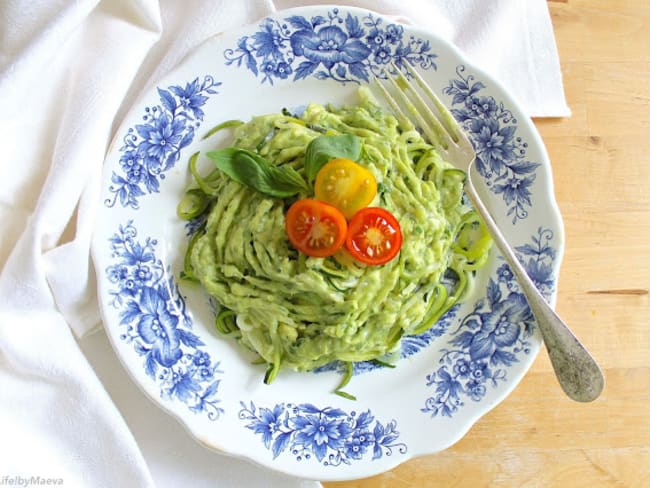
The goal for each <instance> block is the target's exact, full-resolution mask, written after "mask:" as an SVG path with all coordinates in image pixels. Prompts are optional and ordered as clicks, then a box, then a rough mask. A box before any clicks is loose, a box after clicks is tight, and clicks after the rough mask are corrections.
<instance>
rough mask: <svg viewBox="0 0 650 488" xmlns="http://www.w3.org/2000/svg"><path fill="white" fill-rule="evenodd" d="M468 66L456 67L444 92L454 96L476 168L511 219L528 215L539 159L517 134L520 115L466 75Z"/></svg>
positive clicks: (457, 114) (515, 221)
mask: <svg viewBox="0 0 650 488" xmlns="http://www.w3.org/2000/svg"><path fill="white" fill-rule="evenodd" d="M464 71H465V66H464V65H460V66H458V67H457V68H456V73H457V74H458V78H457V79H452V80H450V81H449V85H448V86H447V87H445V88H444V89H443V92H444V93H445V94H447V95H451V96H452V108H451V113H452V114H453V115H454V117H455V118H456V120H458V121H459V122H460V123H461V124H462V125H463V127H464V129H465V131H466V132H467V134H468V136H469V137H470V139H471V140H472V143H473V145H474V149H475V150H476V169H477V170H478V172H479V174H480V175H481V176H482V177H483V178H484V179H485V182H486V183H487V184H488V185H489V186H490V187H491V190H492V191H493V192H494V193H495V194H497V195H501V197H502V198H503V201H504V202H505V204H506V205H507V206H508V213H507V215H511V216H512V223H513V224H515V223H517V221H518V220H520V219H525V218H526V217H528V210H527V208H529V207H530V206H531V205H532V204H533V203H532V200H531V197H532V192H531V187H532V185H533V183H534V182H535V171H536V169H537V168H538V167H539V166H540V164H539V163H536V162H532V161H528V160H527V159H526V150H527V148H528V143H527V142H526V141H524V140H523V139H522V138H521V137H517V135H516V133H517V119H516V118H515V116H514V115H513V114H512V112H511V111H510V109H508V108H506V107H505V106H504V104H503V102H497V100H495V99H494V97H492V96H484V95H481V94H480V91H481V90H483V89H485V88H486V87H485V84H483V83H482V82H481V81H476V79H475V77H474V76H473V75H467V76H464V75H463V73H464Z"/></svg>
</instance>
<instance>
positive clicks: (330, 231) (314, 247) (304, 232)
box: [284, 198, 348, 258]
mask: <svg viewBox="0 0 650 488" xmlns="http://www.w3.org/2000/svg"><path fill="white" fill-rule="evenodd" d="M284 226H285V229H286V231H287V236H288V237H289V241H290V242H291V244H293V246H294V247H295V248H296V249H298V250H299V251H300V252H302V253H304V254H306V255H307V256H312V257H317V258H324V257H327V256H331V255H333V254H334V253H336V251H338V250H339V249H340V248H341V247H342V246H343V243H344V242H345V235H346V232H347V229H348V225H347V222H346V221H345V217H344V216H343V214H342V213H341V211H340V210H338V209H337V208H336V207H334V206H332V205H330V204H328V203H325V202H321V201H318V200H313V199H310V198H303V199H302V200H298V201H297V202H295V203H294V204H293V205H291V207H289V210H287V214H286V216H285V220H284Z"/></svg>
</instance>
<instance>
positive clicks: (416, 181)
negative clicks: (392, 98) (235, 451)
mask: <svg viewBox="0 0 650 488" xmlns="http://www.w3.org/2000/svg"><path fill="white" fill-rule="evenodd" d="M341 134H354V135H356V136H357V137H359V138H360V139H361V154H360V156H359V159H358V161H357V163H359V164H360V165H362V166H364V167H366V168H367V169H368V170H370V171H371V172H372V173H373V174H374V176H375V178H376V179H377V183H378V188H379V191H378V193H377V196H376V197H375V200H374V201H373V202H372V203H371V206H379V207H383V208H385V209H387V210H389V211H390V212H391V213H393V215H395V217H396V218H397V219H398V221H399V222H400V225H401V228H402V233H403V237H404V239H403V245H402V248H401V251H400V253H399V255H398V257H397V258H395V259H393V260H392V261H390V262H388V263H387V264H385V265H382V266H366V265H363V264H361V263H358V262H356V261H354V260H353V259H352V258H351V257H350V256H349V255H347V254H346V252H345V251H339V253H338V254H336V255H335V256H333V257H330V258H312V257H307V256H304V255H302V254H300V253H299V252H298V251H296V250H295V249H294V248H293V247H292V246H291V244H290V243H289V241H288V239H287V236H286V233H285V228H284V215H285V212H286V210H287V208H288V207H289V206H290V205H291V203H293V202H294V201H295V200H296V199H298V198H304V197H313V189H311V188H309V186H308V185H307V186H306V189H305V190H304V192H301V193H299V194H297V195H294V196H292V197H290V198H274V197H270V196H266V195H264V194H262V193H260V192H257V191H255V190H254V189H251V188H250V187H248V186H245V185H243V184H241V183H238V182H237V181H235V180H233V179H231V178H229V177H228V176H227V175H225V174H223V173H221V172H219V171H218V170H215V172H213V173H212V174H211V175H210V176H209V179H210V185H211V188H212V191H211V195H210V198H211V200H210V204H209V205H208V207H207V212H208V213H207V220H206V222H205V225H204V229H203V230H202V232H201V233H200V235H199V236H198V237H197V238H196V239H194V241H193V243H192V246H191V250H190V251H189V254H188V259H189V263H190V265H191V268H192V273H193V275H194V277H196V278H197V279H198V280H199V281H200V283H201V285H202V286H203V287H204V288H205V290H206V291H207V292H208V293H209V294H210V295H211V296H212V297H214V298H215V299H216V300H217V302H218V303H219V304H220V306H221V307H222V310H226V311H228V313H229V315H230V316H236V320H233V321H232V331H231V333H232V335H233V336H234V337H236V338H237V340H238V341H239V342H240V343H241V344H242V345H244V346H245V347H247V348H248V349H251V350H253V351H255V352H256V353H257V354H259V356H260V357H261V358H262V359H263V360H264V361H265V362H266V363H268V364H270V365H272V366H273V367H274V368H275V369H276V370H278V369H280V368H291V369H294V370H298V371H308V370H311V369H314V368H316V367H319V366H323V365H325V364H328V363H331V362H332V361H336V360H339V361H343V362H348V363H351V362H357V361H365V360H372V359H380V360H383V359H385V358H386V357H387V356H389V357H390V355H391V353H394V352H395V351H398V350H399V344H400V339H401V337H402V336H404V335H409V334H419V333H422V332H424V331H426V330H427V329H428V328H430V327H431V326H432V325H433V324H434V323H435V321H436V320H437V319H438V318H439V317H440V316H441V315H442V313H444V312H445V311H446V310H448V309H449V307H451V305H453V304H454V303H455V302H456V301H457V300H458V299H459V297H460V296H461V295H462V294H463V292H464V291H465V290H466V288H467V283H468V279H469V278H470V277H471V274H472V272H473V270H474V269H475V268H477V267H479V266H480V265H481V264H482V262H484V261H485V256H486V255H487V250H488V247H489V242H488V240H487V239H485V238H484V236H482V233H481V231H480V229H482V226H481V224H480V223H479V221H478V219H477V217H476V215H475V214H474V212H472V211H470V209H469V208H467V207H466V206H465V205H464V204H463V201H462V196H463V181H464V177H465V175H464V173H462V172H461V171H458V170H456V169H453V167H452V166H451V165H450V164H449V163H447V162H445V161H443V159H442V158H441V157H440V155H439V154H438V153H437V152H436V151H435V150H434V148H433V147H432V146H430V145H429V144H427V143H426V142H425V141H424V140H423V139H422V137H421V135H420V134H419V133H418V132H416V131H410V132H403V131H401V130H400V129H399V128H398V125H397V121H396V119H395V118H394V117H393V116H392V115H390V114H389V113H387V112H386V111H384V109H383V108H381V107H380V106H379V105H378V104H377V103H376V102H375V101H374V99H373V98H372V95H371V94H370V92H369V91H368V90H367V89H365V88H361V89H360V90H359V103H358V104H357V105H354V106H343V107H336V108H335V107H331V106H322V105H318V104H310V105H309V106H308V107H307V108H306V110H305V111H304V112H303V113H302V114H301V115H300V116H294V115H291V114H288V113H286V111H285V112H284V113H282V114H272V115H263V116H258V117H254V118H253V119H252V120H251V121H249V122H247V123H244V124H242V125H240V126H238V127H236V128H235V129H234V141H233V143H232V146H234V147H238V148H243V149H246V150H249V151H252V152H255V153H256V154H259V155H260V156H262V157H263V158H265V159H266V160H267V161H269V162H271V163H272V164H274V165H276V166H278V167H281V166H284V165H287V166H289V167H291V168H292V169H294V170H296V171H297V172H298V173H299V174H301V175H302V176H303V177H304V178H305V181H307V178H306V177H305V175H304V161H305V149H306V147H307V145H308V144H309V142H310V141H312V140H313V139H314V138H316V137H321V136H323V135H326V136H327V135H341ZM310 191H311V192H312V193H310ZM477 229H479V232H478V234H479V235H480V237H479V238H475V237H472V235H476V234H477ZM443 278H444V279H443ZM441 281H442V282H443V283H444V284H443V283H441Z"/></svg>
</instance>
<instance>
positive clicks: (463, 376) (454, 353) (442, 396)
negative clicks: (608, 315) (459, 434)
mask: <svg viewBox="0 0 650 488" xmlns="http://www.w3.org/2000/svg"><path fill="white" fill-rule="evenodd" d="M552 240H553V232H551V231H550V230H548V229H542V228H539V229H538V231H537V235H533V236H532V237H531V241H532V244H525V245H523V246H517V247H516V248H515V249H516V251H517V252H518V256H517V257H518V259H519V260H520V261H521V262H522V264H523V265H524V267H525V268H526V271H527V272H528V274H529V275H530V277H531V278H532V279H533V282H534V283H535V285H537V288H538V289H539V290H540V291H541V292H542V293H543V294H544V295H545V296H547V297H548V296H550V295H551V294H552V292H553V290H554V287H555V285H554V283H555V280H554V279H553V269H552V264H553V261H554V259H555V256H556V251H555V249H554V248H553V247H552V246H551V242H552ZM534 329H535V320H534V317H533V315H532V312H531V310H530V308H529V306H528V302H527V301H526V298H525V297H524V295H523V294H522V293H521V292H520V291H519V285H518V284H517V281H516V280H515V277H514V275H513V273H512V271H511V270H510V267H509V266H508V265H507V264H502V265H501V266H499V268H498V269H497V281H495V280H494V279H493V278H490V280H489V283H488V287H487V293H486V296H485V298H482V299H480V300H479V301H478V302H477V303H476V306H475V308H474V311H473V312H472V313H470V314H469V315H467V316H465V317H464V318H463V319H462V320H461V322H460V325H459V326H458V328H457V329H456V330H455V331H451V332H450V333H449V335H450V340H449V342H448V344H449V345H450V346H451V347H450V348H448V349H442V350H441V352H442V353H443V354H442V357H441V358H440V363H441V364H442V366H440V367H439V368H438V369H437V370H436V371H434V372H433V373H431V374H429V375H428V376H427V378H426V380H427V382H426V385H427V387H433V388H435V395H433V396H431V397H429V398H427V400H426V402H425V406H424V408H422V409H421V410H422V412H424V413H429V414H431V416H432V417H435V416H437V415H439V414H440V415H443V416H448V417H451V416H452V415H453V414H454V413H455V412H457V411H458V409H459V408H460V407H462V406H463V405H464V402H463V398H465V397H467V398H470V399H471V400H473V401H475V402H478V401H480V400H481V399H482V398H483V397H484V396H485V394H486V393H487V387H488V385H490V384H492V385H493V386H495V387H496V386H497V384H498V383H499V382H505V381H507V375H508V371H507V368H508V367H509V366H511V365H512V364H513V363H515V362H518V361H519V360H520V356H521V355H522V354H523V355H525V354H529V353H530V346H531V343H530V340H529V339H530V338H531V336H532V334H533V331H534Z"/></svg>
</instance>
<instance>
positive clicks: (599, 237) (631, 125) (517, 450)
mask: <svg viewBox="0 0 650 488" xmlns="http://www.w3.org/2000/svg"><path fill="white" fill-rule="evenodd" d="M513 1H519V0H513ZM524 1H525V0H524ZM549 8H550V11H551V16H552V21H553V25H554V29H555V34H556V40H557V44H558V50H559V54H560V62H561V65H562V71H563V74H564V84H565V91H566V95H567V99H568V103H569V106H570V107H571V110H572V116H571V117H570V118H566V119H539V120H535V124H536V126H537V128H538V130H539V132H540V134H541V136H542V138H543V140H544V142H545V144H546V147H547V150H548V152H549V156H550V159H551V163H552V167H553V176H554V180H555V192H556V198H557V200H558V203H559V206H560V209H561V211H562V215H563V218H564V225H565V230H566V248H565V257H564V260H563V262H562V267H561V271H560V279H559V285H558V301H557V310H558V311H559V313H560V315H561V316H562V317H564V318H565V320H566V321H567V323H568V324H569V325H570V326H571V328H572V329H573V331H574V332H575V333H576V335H577V336H578V337H579V338H580V339H581V340H582V341H583V343H584V344H585V345H586V346H587V348H588V349H589V350H590V351H591V352H592V353H593V355H594V356H595V357H596V358H597V359H598V361H599V363H600V364H601V366H602V368H603V370H604V373H605V377H606V386H605V390H604V392H603V394H602V395H601V397H600V398H599V399H597V400H596V401H595V402H593V403H588V404H580V403H576V402H573V401H571V400H569V399H568V398H566V397H565V396H564V394H563V393H562V391H561V389H560V387H559V385H558V384H557V382H556V379H555V377H554V375H553V371H552V368H551V365H550V362H549V360H548V358H547V356H546V352H545V351H544V350H542V351H541V352H540V354H539V356H538V357H537V360H536V361H535V363H534V365H533V367H532V368H531V370H530V371H529V373H528V374H527V375H526V376H525V378H524V379H523V380H522V382H521V383H520V384H519V386H518V387H517V388H516V389H515V391H514V392H513V393H512V394H511V395H510V396H509V397H508V398H507V399H506V400H505V401H504V402H503V403H501V404H500V405H499V406H497V408H495V409H494V410H492V411H491V412H490V413H488V414H487V415H486V416H485V417H483V418H482V419H480V420H479V421H478V423H477V424H475V425H474V427H473V428H472V429H471V430H470V432H469V433H468V434H467V435H466V436H465V437H464V438H463V439H462V440H460V441H459V442H458V443H457V444H455V445H454V446H452V447H451V448H449V449H447V450H445V451H443V452H440V453H437V454H433V455H429V456H425V457H421V458H417V459H414V460H411V461H409V462H407V463H405V464H403V465H401V466H399V467H397V468H395V469H393V470H392V471H390V472H387V473H385V474H383V475H380V476H375V477H372V478H368V479H364V480H358V481H350V482H336V483H324V486H325V487H326V488H352V487H355V488H379V487H382V488H383V487H386V488H405V487H416V486H417V487H430V486H431V487H460V486H471V487H482V486H490V487H492V486H495V487H501V486H512V487H535V486H539V487H547V486H558V487H571V488H573V487H582V486H585V487H592V488H596V487H602V486H606V487H607V486H616V487H622V486H624V487H631V486H638V487H648V486H650V306H649V305H650V295H648V290H649V289H650V0H564V1H549Z"/></svg>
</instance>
